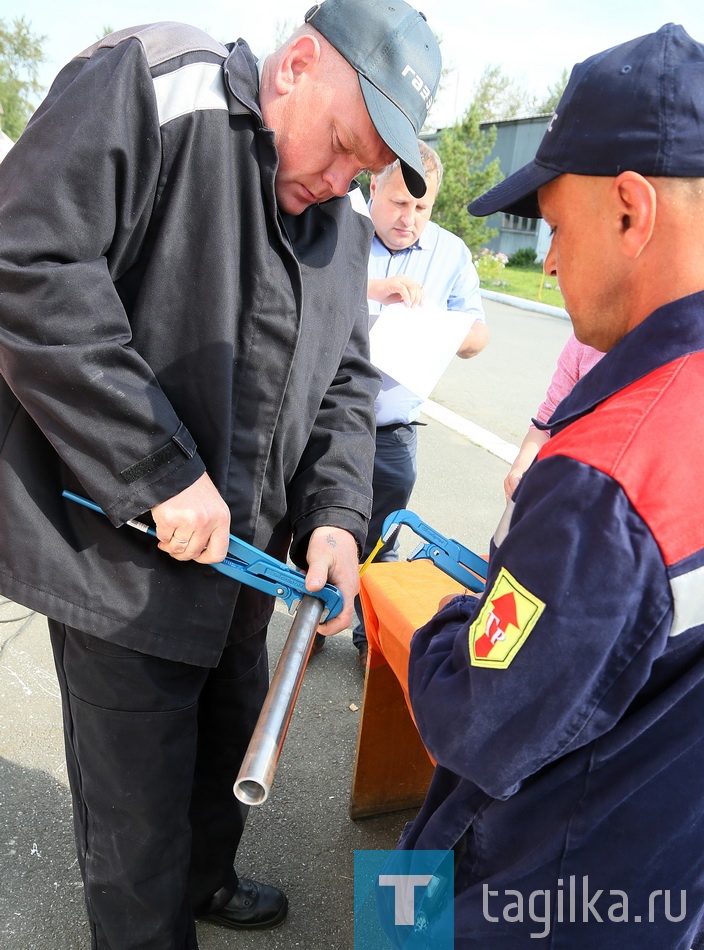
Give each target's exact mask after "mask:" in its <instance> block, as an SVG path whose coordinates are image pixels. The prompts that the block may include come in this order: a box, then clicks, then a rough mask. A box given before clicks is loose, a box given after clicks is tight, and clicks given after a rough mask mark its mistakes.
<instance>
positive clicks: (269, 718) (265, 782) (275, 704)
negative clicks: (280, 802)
mask: <svg viewBox="0 0 704 950" xmlns="http://www.w3.org/2000/svg"><path fill="white" fill-rule="evenodd" d="M323 608H324V604H323V602H322V601H321V600H319V599H318V598H317V597H314V596H312V595H306V596H305V597H303V599H302V600H301V602H300V604H299V607H298V610H297V611H296V616H295V617H294V618H293V623H292V624H291V629H290V631H289V634H288V637H287V638H286V643H285V644H284V648H283V650H282V651H281V656H280V657H279V662H278V663H277V665H276V671H275V672H274V676H273V677H272V680H271V685H270V686H269V691H268V693H267V694H266V699H265V700H264V705H263V706H262V710H261V712H260V713H259V719H258V720H257V724H256V726H255V727H254V732H253V733H252V738H251V739H250V741H249V746H248V747H247V752H246V753H245V757H244V759H243V761H242V766H241V768H240V771H239V774H238V776H237V779H236V780H235V785H234V789H233V790H234V793H235V796H236V797H237V798H238V799H239V800H240V801H241V802H243V803H244V804H245V805H262V804H263V803H264V802H265V801H266V800H267V798H268V797H269V791H270V789H271V784H272V781H273V779H274V772H275V771H276V766H277V764H278V761H279V756H280V755H281V749H282V747H283V744H284V739H285V738H286V732H287V731H288V725H289V722H290V721H291V716H292V715H293V707H294V706H295V704H296V699H297V698H298V692H299V690H300V688H301V683H302V682H303V674H304V673H305V669H306V665H307V663H308V659H309V657H310V653H311V650H312V648H313V640H314V638H315V632H316V630H317V628H318V624H319V623H320V618H321V616H322V613H323Z"/></svg>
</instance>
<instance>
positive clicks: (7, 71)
mask: <svg viewBox="0 0 704 950" xmlns="http://www.w3.org/2000/svg"><path fill="white" fill-rule="evenodd" d="M45 39H46V37H45V36H37V35H35V34H34V33H32V31H31V28H30V24H29V23H28V22H27V20H25V18H24V17H15V19H14V20H12V22H11V23H8V22H7V20H3V19H0V105H2V109H3V116H2V129H3V132H5V134H6V135H8V136H9V137H10V138H11V139H13V140H16V139H18V138H19V136H20V133H21V132H22V130H23V129H24V127H25V125H26V124H27V122H28V120H29V117H30V116H31V114H32V112H33V111H34V103H33V102H32V97H33V96H38V95H39V94H40V92H41V90H42V86H41V84H40V82H39V79H38V76H39V65H40V64H41V63H42V62H44V52H43V50H42V43H43V42H44V40H45Z"/></svg>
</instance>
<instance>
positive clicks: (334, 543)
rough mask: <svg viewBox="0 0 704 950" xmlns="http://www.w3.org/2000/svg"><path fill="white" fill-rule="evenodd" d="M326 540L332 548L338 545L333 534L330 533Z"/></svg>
mask: <svg viewBox="0 0 704 950" xmlns="http://www.w3.org/2000/svg"><path fill="white" fill-rule="evenodd" d="M325 540H326V541H327V542H328V544H329V545H330V547H331V548H336V547H337V541H336V540H335V539H334V538H333V536H332V535H331V534H329V535H328V536H327V538H326V539H325Z"/></svg>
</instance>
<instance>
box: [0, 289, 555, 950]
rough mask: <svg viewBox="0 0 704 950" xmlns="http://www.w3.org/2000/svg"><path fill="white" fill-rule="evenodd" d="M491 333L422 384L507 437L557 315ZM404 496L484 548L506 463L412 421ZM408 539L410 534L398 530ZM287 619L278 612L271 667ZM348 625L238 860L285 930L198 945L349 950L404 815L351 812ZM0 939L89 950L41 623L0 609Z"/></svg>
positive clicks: (500, 309) (357, 678)
mask: <svg viewBox="0 0 704 950" xmlns="http://www.w3.org/2000/svg"><path fill="white" fill-rule="evenodd" d="M487 315H488V319H489V323H490V327H491V334H492V339H491V342H490V344H489V346H488V347H487V349H486V350H485V351H484V352H483V353H481V354H480V355H479V356H477V357H476V358H475V359H473V360H471V361H469V362H465V361H461V360H455V361H454V362H453V364H452V366H451V367H450V369H449V370H448V372H447V373H446V375H445V377H444V378H443V380H442V381H441V383H440V385H439V386H438V387H437V388H436V391H435V392H434V393H433V399H434V400H436V401H437V402H439V403H442V404H444V405H446V406H448V407H449V408H450V409H452V410H454V411H455V412H457V413H460V414H462V415H464V416H466V417H468V418H470V419H472V420H473V421H474V422H476V423H477V424H479V425H480V426H482V427H484V428H486V429H490V430H492V431H494V432H496V433H497V434H499V435H500V436H501V438H502V439H505V440H507V441H509V442H515V443H516V444H517V443H518V442H519V441H520V439H521V437H522V435H523V432H524V431H525V427H526V425H527V422H528V419H529V417H530V415H531V413H532V412H533V411H534V409H535V407H536V406H537V405H538V403H539V402H540V400H541V398H542V395H543V392H544V390H545V387H546V385H547V382H548V381H549V378H550V375H551V372H552V368H553V365H554V361H555V358H556V356H557V354H558V352H559V350H560V349H561V347H562V345H563V343H564V341H565V339H566V338H567V335H568V333H569V324H568V323H566V322H565V321H563V320H560V319H557V318H555V317H544V316H539V315H536V314H532V313H526V312H524V311H521V310H518V309H517V308H514V307H507V306H503V305H501V304H496V303H487ZM419 471H420V475H419V479H418V483H417V486H416V490H415V492H414V496H413V499H412V501H411V506H410V507H412V508H413V509H414V510H415V511H417V513H418V514H419V515H420V516H421V517H422V518H423V519H424V520H425V521H427V522H429V523H430V524H432V525H433V526H434V527H436V528H437V529H438V530H440V531H442V532H443V533H445V534H448V535H450V536H452V537H455V538H457V539H459V540H461V541H463V542H464V543H465V544H468V545H469V546H470V547H472V548H473V549H475V550H478V551H484V550H486V547H487V544H488V539H489V538H490V536H491V534H492V532H493V529H494V527H495V526H496V523H497V521H498V519H499V517H500V514H501V511H502V508H503V492H502V487H501V483H502V481H503V478H504V475H505V473H506V471H507V463H506V462H505V461H503V460H502V459H500V458H497V457H496V456H494V455H492V454H490V453H489V452H487V451H486V450H485V449H483V448H480V447H478V446H476V445H474V444H472V443H471V442H469V441H468V440H467V439H466V438H464V437H462V436H460V435H458V434H457V433H456V432H453V431H452V430H451V429H448V428H446V427H445V426H443V425H440V424H438V423H436V422H430V423H429V425H428V426H427V427H424V428H422V429H421V431H420V445H419ZM402 540H403V543H404V544H408V545H409V546H410V545H412V542H413V538H412V536H411V538H410V539H408V540H407V539H405V538H403V539H402ZM289 625H290V620H289V618H288V616H287V615H286V613H285V612H284V611H280V610H277V612H276V613H275V615H274V621H273V624H272V630H271V638H270V639H271V652H272V662H274V661H275V659H276V657H277V655H278V651H279V650H280V649H281V645H282V643H283V640H284V638H285V635H286V633H287V631H288V627H289ZM362 686H363V684H362V678H361V675H360V673H359V671H358V669H357V663H356V651H355V650H354V649H353V647H352V643H351V635H350V633H349V632H348V631H347V632H344V633H342V634H340V635H339V636H337V637H336V638H334V640H333V641H331V642H330V643H329V644H328V646H327V647H326V649H325V650H324V651H323V653H321V654H320V655H319V656H318V657H315V658H314V660H313V661H312V662H311V665H310V668H309V670H308V672H307V674H306V679H305V682H304V684H303V688H302V691H301V695H300V698H299V702H298V706H297V708H296V713H295V715H294V718H293V721H292V724H291V728H290V730H289V736H288V739H287V742H286V746H285V748H284V752H283V756H282V759H281V762H280V765H279V769H278V772H277V775H276V781H275V783H274V787H273V789H272V793H271V796H270V799H269V801H268V802H267V803H266V804H265V805H264V806H261V807H260V808H257V809H252V813H251V816H250V820H249V823H248V827H247V833H246V836H245V841H244V843H243V847H242V850H241V859H240V864H239V870H240V872H241V873H243V874H244V875H250V874H251V875H252V876H260V877H261V879H262V880H266V881H270V882H272V883H278V884H279V885H281V886H283V887H284V888H285V889H286V891H287V892H288V894H289V898H290V904H291V910H290V914H289V918H288V920H287V921H286V923H285V925H284V926H283V927H281V928H279V929H278V930H276V931H272V932H269V933H260V934H240V933H237V934H234V933H231V932H224V931H220V930H218V929H217V928H215V927H212V926H209V925H207V924H203V925H200V926H199V942H200V945H201V950H225V948H229V947H233V948H234V947H236V948H238V950H257V948H258V950H271V948H274V950H278V948H291V950H293V948H302V950H351V948H352V947H353V941H354V938H353V927H352V907H353V880H352V877H353V854H354V850H355V849H376V848H391V847H393V845H394V843H395V841H396V839H397V837H398V834H399V832H400V830H401V828H402V827H403V824H404V822H405V821H406V820H407V819H408V818H410V817H412V815H411V814H409V813H397V814H394V815H389V816H386V817H383V818H378V819H367V820H364V821H359V822H352V821H351V820H350V819H349V816H348V802H349V789H350V779H351V775H352V768H353V763H354V752H355V742H356V735H357V726H358V721H359V718H358V717H359V707H360V706H361V698H362ZM0 703H1V704H2V717H1V718H0V803H1V805H2V807H0V946H2V947H3V950H87V948H88V947H89V946H90V940H89V936H88V932H87V927H86V924H85V919H84V912H83V903H82V891H81V886H80V878H79V873H78V869H77V867H76V862H75V858H74V851H73V843H72V831H71V814H70V803H69V794H68V791H67V787H66V769H65V765H64V759H63V749H62V735H61V728H60V707H59V699H58V688H57V686H56V681H55V678H54V674H53V669H52V664H51V657H50V651H49V646H48V640H47V635H46V624H45V621H44V619H43V618H41V617H38V616H36V615H35V616H32V615H28V614H27V611H25V610H23V609H22V608H20V607H17V606H16V605H14V604H5V605H4V606H0Z"/></svg>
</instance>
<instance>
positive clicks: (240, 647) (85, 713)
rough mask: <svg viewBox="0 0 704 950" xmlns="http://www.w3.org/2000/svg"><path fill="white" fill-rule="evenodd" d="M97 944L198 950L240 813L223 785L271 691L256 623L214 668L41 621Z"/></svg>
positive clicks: (96, 949)
mask: <svg viewBox="0 0 704 950" xmlns="http://www.w3.org/2000/svg"><path fill="white" fill-rule="evenodd" d="M49 630H50V633H51V641H52V647H53V651H54V659H55V663H56V670H57V674H58V678H59V684H60V687H61V696H62V706H63V716H64V735H65V743H66V760H67V766H68V776H69V782H70V786H71V793H72V796H73V813H74V826H75V834H76V847H77V852H78V859H79V864H80V867H81V873H82V875H83V882H84V889H85V897H86V904H87V908H88V918H89V921H90V926H91V932H92V948H93V950H197V946H198V944H197V940H196V930H195V923H194V916H193V915H194V911H195V912H196V913H204V912H205V911H206V910H215V909H218V908H219V907H221V906H223V905H224V904H225V903H227V901H228V900H229V899H230V897H231V896H232V894H233V893H234V892H235V890H236V888H237V875H236V872H235V870H234V860H235V854H236V852H237V847H238V845H239V841H240V838H241V836H242V832H243V830H244V822H245V818H246V812H247V809H246V807H245V806H243V805H241V804H240V803H239V802H238V801H237V799H236V798H235V796H234V794H233V791H232V786H233V783H234V780H235V778H236V776H237V773H238V771H239V767H240V764H241V762H242V759H243V757H244V754H245V751H246V749H247V745H248V742H249V739H250V737H251V734H252V731H253V729H254V726H255V724H256V720H257V716H258V714H259V710H260V709H261V706H262V703H263V700H264V696H265V695H266V690H267V687H268V660H267V652H266V628H265V629H263V630H261V631H259V632H258V633H257V634H256V635H254V636H252V637H249V638H248V639H246V640H244V641H242V642H238V643H236V644H233V645H231V646H228V647H226V649H225V650H224V652H223V655H222V658H221V660H220V663H219V664H218V666H217V667H216V668H215V669H209V668H204V667H198V666H191V665H189V664H186V663H176V662H173V661H170V660H164V659H160V658H159V657H154V656H148V655H146V654H143V653H138V652H135V651H134V650H128V649H125V648H123V647H120V646H116V645H114V644H111V643H108V642H106V641H104V640H100V639H98V638H97V637H94V636H91V635H90V634H86V633H82V632H80V631H78V630H74V629H71V628H69V627H66V626H64V625H63V624H59V623H56V622H55V621H49Z"/></svg>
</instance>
